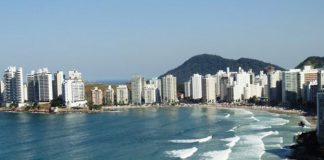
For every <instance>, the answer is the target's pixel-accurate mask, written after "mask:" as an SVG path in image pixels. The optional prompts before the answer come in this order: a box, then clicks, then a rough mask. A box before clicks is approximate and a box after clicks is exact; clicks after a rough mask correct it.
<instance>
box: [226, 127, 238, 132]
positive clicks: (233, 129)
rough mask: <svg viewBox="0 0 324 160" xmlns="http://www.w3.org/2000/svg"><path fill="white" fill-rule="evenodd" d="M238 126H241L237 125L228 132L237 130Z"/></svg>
mask: <svg viewBox="0 0 324 160" xmlns="http://www.w3.org/2000/svg"><path fill="white" fill-rule="evenodd" d="M237 127H239V126H235V127H233V128H232V129H230V130H228V131H227V132H235V130H236V129H237Z"/></svg>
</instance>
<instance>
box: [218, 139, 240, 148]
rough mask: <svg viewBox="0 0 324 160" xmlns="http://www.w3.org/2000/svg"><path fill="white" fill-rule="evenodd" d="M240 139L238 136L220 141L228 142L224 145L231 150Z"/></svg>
mask: <svg viewBox="0 0 324 160" xmlns="http://www.w3.org/2000/svg"><path fill="white" fill-rule="evenodd" d="M240 139H241V138H240V137H239V136H235V137H231V138H225V139H222V140H221V141H225V142H229V143H228V144H226V145H227V146H228V147H229V148H233V147H234V146H235V145H236V143H237V142H238V141H239V140H240Z"/></svg>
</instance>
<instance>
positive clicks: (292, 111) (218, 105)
mask: <svg viewBox="0 0 324 160" xmlns="http://www.w3.org/2000/svg"><path fill="white" fill-rule="evenodd" d="M194 107H205V108H220V109H247V110H253V111H266V112H271V113H277V114H295V115H299V116H304V117H305V120H303V121H305V123H306V124H308V125H310V127H312V128H315V127H316V121H317V119H316V116H310V115H308V114H306V112H304V111H302V110H296V109H287V108H284V107H280V106H274V107H271V106H247V105H230V104H224V103H216V104H180V105H174V106H172V105H142V106H138V105H136V106H135V105H123V106H102V109H101V110H89V109H88V108H84V109H72V108H57V109H58V110H57V112H50V110H49V108H48V109H33V110H29V111H25V110H24V109H23V108H21V109H19V108H18V109H14V110H13V109H11V108H5V107H2V108H0V112H8V113H40V114H41V113H45V114H46V113H47V114H52V113H53V114H60V113H104V112H115V111H118V110H125V109H148V108H194Z"/></svg>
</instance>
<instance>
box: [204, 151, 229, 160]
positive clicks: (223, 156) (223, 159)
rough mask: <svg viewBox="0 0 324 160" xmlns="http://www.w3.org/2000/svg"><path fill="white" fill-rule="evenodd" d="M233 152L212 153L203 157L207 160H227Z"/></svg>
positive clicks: (207, 153)
mask: <svg viewBox="0 0 324 160" xmlns="http://www.w3.org/2000/svg"><path fill="white" fill-rule="evenodd" d="M231 152H232V150H231V149H226V150H221V151H211V152H206V153H203V154H202V156H203V157H204V159H206V160H214V159H215V160H227V159H228V157H229V155H230V153H231Z"/></svg>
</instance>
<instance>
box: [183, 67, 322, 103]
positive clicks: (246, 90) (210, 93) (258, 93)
mask: <svg viewBox="0 0 324 160" xmlns="http://www.w3.org/2000/svg"><path fill="white" fill-rule="evenodd" d="M323 88H324V70H321V69H313V68H312V67H311V66H305V67H304V69H302V70H301V69H291V70H288V71H279V70H274V69H271V68H269V69H268V70H267V72H266V73H265V72H264V71H261V72H260V73H259V74H258V75H256V74H255V73H254V72H252V70H249V71H244V70H243V69H242V68H239V69H238V71H237V72H232V71H230V69H229V68H227V70H226V71H222V70H220V71H218V72H217V73H216V74H215V75H210V74H207V75H205V76H202V75H200V74H198V73H197V74H194V75H192V77H191V78H190V80H189V81H187V82H185V83H184V92H185V93H184V96H185V98H187V99H190V100H193V101H195V100H200V101H199V102H204V103H216V102H238V103H242V102H247V101H248V100H249V99H251V98H253V97H256V98H258V99H259V100H264V101H266V102H267V103H268V104H270V105H278V104H281V105H294V106H296V105H300V104H303V103H314V104H315V103H316V94H317V92H318V91H319V90H320V89H323Z"/></svg>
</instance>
